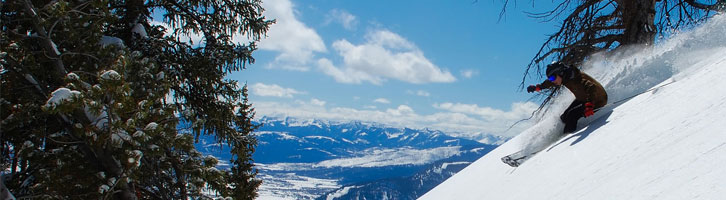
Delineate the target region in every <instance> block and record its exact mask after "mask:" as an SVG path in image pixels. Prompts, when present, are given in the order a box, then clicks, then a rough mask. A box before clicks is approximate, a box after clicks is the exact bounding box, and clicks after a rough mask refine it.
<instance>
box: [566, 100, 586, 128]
mask: <svg viewBox="0 0 726 200" xmlns="http://www.w3.org/2000/svg"><path fill="white" fill-rule="evenodd" d="M584 116H585V102H582V101H578V100H575V101H572V104H570V107H567V110H565V113H562V115H560V120H562V122H564V123H565V131H564V133H572V132H575V130H577V120H579V119H580V118H581V117H584Z"/></svg>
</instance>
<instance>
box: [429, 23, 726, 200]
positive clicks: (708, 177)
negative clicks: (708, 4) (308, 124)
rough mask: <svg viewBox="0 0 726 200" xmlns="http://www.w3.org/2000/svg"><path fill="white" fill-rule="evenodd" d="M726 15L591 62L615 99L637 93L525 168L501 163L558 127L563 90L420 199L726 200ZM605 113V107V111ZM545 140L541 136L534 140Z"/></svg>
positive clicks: (565, 99) (594, 72)
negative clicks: (517, 130)
mask: <svg viewBox="0 0 726 200" xmlns="http://www.w3.org/2000/svg"><path fill="white" fill-rule="evenodd" d="M724 33H726V16H723V15H721V16H715V17H714V18H712V19H711V20H710V21H709V22H708V23H706V24H704V25H702V26H701V27H698V28H695V29H693V30H691V31H687V32H683V33H681V34H679V35H676V36H674V37H672V38H670V39H668V40H667V41H663V42H662V43H661V44H659V45H657V46H656V47H654V48H650V49H644V48H638V47H632V48H629V49H624V50H622V52H621V53H620V54H618V53H616V54H615V55H608V56H602V55H596V56H594V57H593V59H592V60H591V61H590V62H588V63H586V64H585V65H584V66H583V70H584V71H585V72H587V73H589V74H591V75H593V76H594V77H595V78H596V79H598V80H600V81H601V83H603V86H605V87H606V90H608V93H609V101H610V102H614V101H618V100H620V99H623V98H626V97H629V96H632V95H635V94H638V93H640V92H643V91H646V90H648V89H649V88H653V87H655V86H659V85H662V84H667V83H670V82H673V81H675V82H673V83H672V84H669V85H667V86H664V87H661V88H658V89H655V90H653V91H649V92H646V93H643V94H640V95H638V96H636V97H635V98H633V99H630V100H629V101H626V102H625V103H623V104H621V105H619V106H617V107H615V108H613V109H612V112H609V113H606V112H600V115H606V114H609V115H607V116H604V117H602V118H600V119H596V120H594V121H592V122H591V123H589V125H588V124H587V123H582V122H583V120H581V125H583V126H587V127H585V128H583V127H582V126H580V128H581V130H579V131H578V132H576V133H574V134H570V135H567V136H565V137H563V138H560V139H559V140H558V141H555V142H554V143H552V144H551V145H547V146H544V147H545V148H544V150H543V151H542V152H540V153H538V154H537V155H535V156H534V157H533V158H532V159H530V160H528V161H527V162H525V163H524V164H523V165H522V166H520V167H518V168H512V167H509V166H507V165H506V164H503V163H502V162H501V161H500V158H501V157H502V156H505V155H507V154H510V153H514V152H516V151H519V150H520V149H522V148H534V147H543V146H538V145H540V144H549V143H547V142H546V140H548V139H551V138H552V137H554V136H555V134H557V133H559V132H560V131H561V130H562V129H561V125H560V124H561V123H560V122H558V119H557V118H558V116H559V113H560V112H561V111H562V110H564V108H565V107H566V106H567V104H569V102H570V101H571V100H572V99H573V97H572V95H571V94H568V92H564V93H563V94H565V95H560V97H558V99H556V100H555V101H556V102H555V103H554V105H552V107H551V108H550V111H548V113H546V114H545V115H544V116H543V117H541V119H540V121H539V122H538V123H537V124H535V125H534V126H533V127H532V128H530V129H528V130H526V131H524V132H522V133H521V134H520V135H519V136H517V137H515V138H513V139H512V140H510V141H509V142H507V143H505V144H503V145H502V146H500V147H499V148H497V149H495V150H494V151H492V152H490V153H489V154H487V155H486V156H484V157H482V158H481V159H479V160H478V161H476V162H474V163H473V164H471V165H469V167H467V168H466V169H464V170H462V171H461V172H459V173H458V174H456V175H454V176H453V177H451V178H449V179H448V180H447V181H445V182H444V183H442V184H441V185H439V186H437V187H436V188H434V189H433V190H431V191H430V192H428V193H427V194H425V195H424V196H423V197H421V199H723V196H722V195H723V193H724V192H726V184H724V183H723V180H726V168H724V167H723V165H724V164H726V156H724V155H726V134H723V130H725V129H726V123H724V121H726V115H725V114H724V113H726V87H724V86H723V85H724V84H723V83H724V81H723V79H724V77H726V34H724ZM604 113H605V114H604ZM533 143H538V144H533Z"/></svg>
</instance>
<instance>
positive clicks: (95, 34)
mask: <svg viewBox="0 0 726 200" xmlns="http://www.w3.org/2000/svg"><path fill="white" fill-rule="evenodd" d="M260 4H261V2H260V0H178V1H177V0H175V1H167V0H94V1H82V0H32V1H31V0H12V1H6V0H1V1H0V26H1V28H0V30H1V31H2V34H0V84H1V86H2V87H1V88H0V120H2V122H1V124H0V145H1V147H2V148H1V149H0V151H2V162H0V163H2V166H0V167H2V169H9V172H7V176H6V177H5V179H6V180H5V183H6V184H5V185H6V186H7V188H8V189H9V190H10V192H12V193H13V194H14V195H15V196H16V197H17V198H31V199H137V198H138V199H188V198H193V199H208V198H211V197H213V196H215V195H219V196H224V197H232V198H234V199H253V198H254V197H255V196H256V190H257V187H258V186H259V185H260V183H261V182H260V180H258V179H255V175H256V171H255V170H254V169H253V168H252V159H251V155H252V153H253V152H254V148H255V146H256V139H255V137H254V136H253V135H251V132H252V131H253V130H255V129H256V128H257V125H255V124H253V123H252V121H251V120H252V118H253V117H254V109H253V108H252V105H251V104H250V103H249V102H248V101H247V90H246V84H245V85H239V84H238V82H237V81H234V80H227V79H225V76H226V75H228V74H229V73H232V72H235V71H241V70H243V69H244V68H245V65H246V64H250V63H252V62H254V59H253V57H252V56H251V54H252V52H253V51H254V50H255V42H256V41H259V39H260V38H261V37H263V36H264V35H265V33H266V32H267V30H268V27H269V25H270V24H271V23H274V21H272V20H267V19H265V17H264V16H263V15H262V12H263V10H264V9H263V8H262V7H261V6H260ZM152 13H154V14H153V15H158V16H161V17H157V18H154V19H152ZM197 35H199V36H201V38H202V39H203V40H202V41H201V44H200V42H198V41H192V40H191V39H189V38H192V37H193V36H197ZM239 38H242V39H239ZM240 40H244V41H245V42H239V41H240ZM201 134H211V135H214V136H216V138H217V142H219V143H226V144H228V145H229V146H230V147H231V149H232V152H231V153H232V155H233V158H232V160H230V163H231V164H232V165H233V166H232V168H231V170H229V171H225V170H217V168H216V165H217V163H218V161H217V160H216V159H215V158H214V157H211V156H204V155H202V154H201V153H199V152H198V151H197V150H196V149H195V147H194V145H193V144H194V142H195V140H196V139H197V138H198V137H199V136H200V135H201Z"/></svg>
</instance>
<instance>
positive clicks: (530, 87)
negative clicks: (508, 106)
mask: <svg viewBox="0 0 726 200" xmlns="http://www.w3.org/2000/svg"><path fill="white" fill-rule="evenodd" d="M540 90H541V89H540V88H539V86H534V85H530V86H529V87H527V92H528V93H532V92H539V91H540Z"/></svg>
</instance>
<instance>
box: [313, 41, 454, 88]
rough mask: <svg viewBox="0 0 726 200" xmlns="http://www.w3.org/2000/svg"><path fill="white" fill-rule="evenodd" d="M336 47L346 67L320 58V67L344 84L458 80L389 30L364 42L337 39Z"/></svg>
mask: <svg viewBox="0 0 726 200" xmlns="http://www.w3.org/2000/svg"><path fill="white" fill-rule="evenodd" d="M333 48H334V49H335V50H336V51H337V52H338V54H339V55H340V56H341V57H343V66H341V67H337V66H335V65H334V64H333V62H331V61H330V60H328V59H320V60H318V68H319V69H320V70H321V71H323V72H324V73H325V74H327V75H329V76H332V77H333V78H335V80H336V81H338V82H341V83H355V84H360V83H362V82H363V81H368V82H370V83H373V84H376V85H380V84H382V82H383V81H385V80H387V79H396V80H400V81H404V82H409V83H417V84H421V83H432V82H436V83H442V82H443V83H446V82H453V81H456V78H455V77H454V76H453V75H452V74H451V73H450V72H448V71H447V70H442V69H441V68H439V67H438V66H436V65H435V64H433V63H431V61H429V60H428V59H427V58H426V57H425V56H424V54H423V52H422V51H421V50H420V49H418V47H416V45H414V44H413V43H411V42H409V41H408V40H406V39H405V38H403V37H401V36H399V35H398V34H395V33H393V32H390V31H387V30H378V31H373V32H370V33H368V34H367V36H366V42H365V43H364V44H360V45H355V44H352V43H350V42H349V41H348V40H345V39H343V40H338V41H335V42H334V43H333Z"/></svg>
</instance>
